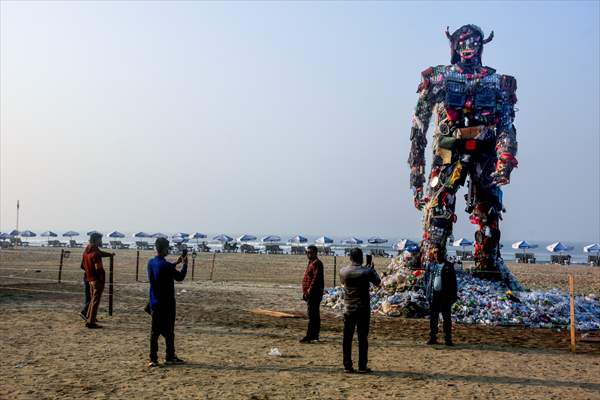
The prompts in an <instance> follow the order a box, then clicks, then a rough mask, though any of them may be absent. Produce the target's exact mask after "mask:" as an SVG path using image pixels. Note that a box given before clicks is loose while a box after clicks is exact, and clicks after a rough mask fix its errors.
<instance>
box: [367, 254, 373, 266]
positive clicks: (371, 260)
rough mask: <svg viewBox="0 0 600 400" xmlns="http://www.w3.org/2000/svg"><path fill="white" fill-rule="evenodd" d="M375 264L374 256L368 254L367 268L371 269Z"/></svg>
mask: <svg viewBox="0 0 600 400" xmlns="http://www.w3.org/2000/svg"><path fill="white" fill-rule="evenodd" d="M372 264H373V255H372V254H367V267H370V266H371V265H372Z"/></svg>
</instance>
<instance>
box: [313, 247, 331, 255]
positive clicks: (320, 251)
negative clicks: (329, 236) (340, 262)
mask: <svg viewBox="0 0 600 400" xmlns="http://www.w3.org/2000/svg"><path fill="white" fill-rule="evenodd" d="M317 253H318V254H319V255H321V256H332V255H333V250H332V249H331V247H317Z"/></svg>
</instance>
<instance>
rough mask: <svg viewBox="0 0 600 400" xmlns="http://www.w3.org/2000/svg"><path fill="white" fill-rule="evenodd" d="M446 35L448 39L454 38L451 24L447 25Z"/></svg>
mask: <svg viewBox="0 0 600 400" xmlns="http://www.w3.org/2000/svg"><path fill="white" fill-rule="evenodd" d="M446 37H447V38H448V40H452V35H450V27H449V26H447V27H446Z"/></svg>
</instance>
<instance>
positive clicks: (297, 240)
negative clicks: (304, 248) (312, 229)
mask: <svg viewBox="0 0 600 400" xmlns="http://www.w3.org/2000/svg"><path fill="white" fill-rule="evenodd" d="M306 242H308V239H306V238H305V237H304V236H301V235H297V236H294V237H293V238H290V243H306Z"/></svg>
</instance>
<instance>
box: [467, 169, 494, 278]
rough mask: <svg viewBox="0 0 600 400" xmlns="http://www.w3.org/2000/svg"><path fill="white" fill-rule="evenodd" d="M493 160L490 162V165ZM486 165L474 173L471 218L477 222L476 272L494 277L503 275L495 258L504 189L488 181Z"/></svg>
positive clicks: (483, 275)
mask: <svg viewBox="0 0 600 400" xmlns="http://www.w3.org/2000/svg"><path fill="white" fill-rule="evenodd" d="M491 164H492V163H487V165H491ZM487 165H481V164H480V165H479V166H477V168H475V170H476V171H479V172H480V174H472V175H471V179H472V181H473V182H474V185H475V198H474V202H473V206H474V208H473V213H472V214H471V222H472V223H474V224H476V225H477V226H478V229H477V231H476V232H475V254H474V256H475V273H477V274H478V275H479V276H480V277H482V278H486V279H492V280H499V279H502V276H501V275H500V273H499V271H498V268H497V266H496V260H497V258H498V257H499V256H500V226H499V220H500V213H501V212H502V191H501V190H500V189H499V188H498V187H496V186H495V185H493V184H490V181H489V178H488V177H489V175H490V174H489V173H488V172H489V171H487V169H488V168H486V166H487Z"/></svg>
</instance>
